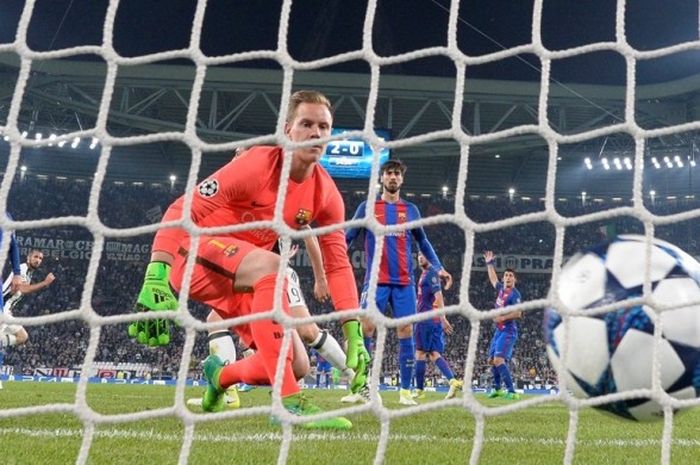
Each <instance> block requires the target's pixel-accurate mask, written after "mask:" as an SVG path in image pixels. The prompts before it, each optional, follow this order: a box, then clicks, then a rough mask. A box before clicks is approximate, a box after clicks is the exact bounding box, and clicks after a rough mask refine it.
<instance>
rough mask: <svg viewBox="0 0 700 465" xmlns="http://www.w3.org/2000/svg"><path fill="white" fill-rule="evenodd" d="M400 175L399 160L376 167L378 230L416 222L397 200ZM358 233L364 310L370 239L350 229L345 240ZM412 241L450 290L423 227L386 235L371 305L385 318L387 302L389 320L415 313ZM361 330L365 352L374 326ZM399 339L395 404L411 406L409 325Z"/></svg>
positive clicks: (365, 324)
mask: <svg viewBox="0 0 700 465" xmlns="http://www.w3.org/2000/svg"><path fill="white" fill-rule="evenodd" d="M405 173H406V165H405V164H404V163H403V162H401V161H400V160H389V161H387V162H386V163H384V164H383V165H382V167H381V178H380V182H381V184H382V188H383V189H382V195H381V197H379V198H378V199H377V200H375V202H374V217H375V218H376V220H377V222H378V223H379V224H381V225H402V224H405V223H409V222H411V221H416V220H419V219H420V217H421V216H420V212H419V211H418V207H416V206H415V205H414V204H413V203H411V202H408V201H406V200H404V199H402V198H401V197H400V191H401V185H402V184H403V179H404V174H405ZM366 210H367V202H366V201H365V202H362V203H361V204H360V205H359V206H358V208H357V211H356V212H355V215H354V217H353V219H360V218H364V217H365V215H366ZM361 232H364V247H365V253H366V255H367V273H366V274H365V282H364V286H363V288H362V296H361V300H360V305H361V306H362V307H363V308H366V307H367V291H368V288H369V280H370V270H371V268H372V262H373V260H374V245H375V236H374V234H373V233H372V231H370V230H366V229H364V228H351V229H349V230H348V231H347V232H346V235H345V238H346V241H347V244H348V247H349V246H350V244H351V243H352V241H353V240H354V239H355V238H356V237H357V236H358V235H360V233H361ZM414 241H415V242H416V243H417V244H418V248H419V249H420V251H421V252H422V253H423V254H424V255H425V257H426V258H427V259H428V261H429V262H430V263H431V264H432V265H433V267H435V270H436V271H437V274H438V276H439V277H440V279H443V280H445V289H449V288H450V286H451V285H452V276H451V275H450V274H449V273H448V272H447V271H445V269H444V268H443V267H442V264H441V263H440V259H439V258H438V256H437V254H436V253H435V250H434V249H433V246H432V245H431V244H430V241H428V236H427V235H426V234H425V231H424V230H423V228H422V227H415V228H411V229H408V230H401V231H392V232H389V233H387V234H386V235H385V236H384V244H383V248H382V254H381V258H380V262H379V279H378V285H377V294H376V299H375V301H376V305H377V308H378V309H379V311H381V312H383V313H386V306H387V304H388V303H390V304H391V308H392V316H393V317H394V318H401V317H406V316H411V315H415V313H416V290H415V281H414V277H413V259H412V256H411V253H412V250H413V242H414ZM362 328H363V330H364V334H365V345H366V346H367V347H368V348H369V346H370V343H371V335H372V334H374V329H375V328H374V325H373V324H372V322H371V321H368V320H367V319H364V320H363V321H362ZM398 337H399V369H400V378H401V390H400V391H399V393H400V396H399V402H400V403H401V404H403V405H416V402H415V401H414V400H413V399H412V398H411V391H410V388H411V380H412V378H413V365H414V362H415V360H414V356H415V345H414V342H413V325H411V324H407V325H401V326H399V327H398ZM368 350H369V349H368Z"/></svg>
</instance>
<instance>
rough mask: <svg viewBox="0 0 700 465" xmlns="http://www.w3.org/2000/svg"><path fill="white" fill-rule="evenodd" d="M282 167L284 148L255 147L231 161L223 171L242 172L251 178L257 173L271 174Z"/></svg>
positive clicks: (270, 146) (271, 146)
mask: <svg viewBox="0 0 700 465" xmlns="http://www.w3.org/2000/svg"><path fill="white" fill-rule="evenodd" d="M281 167H282V148H281V147H277V146H273V145H254V146H253V147H250V148H249V149H247V150H245V151H243V152H241V153H240V154H238V155H237V156H235V157H234V158H233V159H232V160H231V161H229V162H228V163H227V164H226V165H224V167H223V168H222V170H229V169H232V170H236V171H238V170H241V169H244V170H245V171H246V173H250V174H251V176H253V175H254V173H256V172H260V173H271V172H274V171H275V169H276V168H277V169H279V168H281Z"/></svg>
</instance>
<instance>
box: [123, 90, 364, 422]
mask: <svg viewBox="0 0 700 465" xmlns="http://www.w3.org/2000/svg"><path fill="white" fill-rule="evenodd" d="M331 125H332V117H331V105H330V102H329V101H328V99H326V97H325V96H323V95H322V94H320V93H318V92H315V91H299V92H296V93H295V94H293V95H292V96H291V97H290V102H289V107H288V111H287V120H286V122H285V128H284V131H285V134H286V136H287V138H288V139H289V140H290V141H291V142H296V143H300V142H307V143H308V142H311V143H313V142H314V141H316V140H318V139H320V138H322V137H329V136H330V133H331ZM324 152H325V144H323V143H316V144H314V145H306V146H303V147H299V148H296V149H294V150H293V151H289V152H287V151H286V150H285V149H283V148H282V147H266V146H256V147H252V148H250V149H249V150H247V151H245V152H243V154H241V155H240V156H238V157H236V158H234V159H233V160H232V161H230V162H229V163H228V164H226V165H225V166H224V167H223V168H221V169H220V170H218V171H217V172H215V173H214V174H212V175H211V176H210V177H209V178H208V179H206V180H204V181H203V182H201V183H200V184H199V185H198V186H197V190H196V192H195V193H194V195H193V197H192V207H191V220H192V222H194V223H195V224H196V225H197V226H199V227H217V226H229V225H236V224H244V223H250V222H255V221H266V220H267V221H269V220H272V219H273V218H274V210H275V202H276V200H277V195H278V188H279V183H280V175H281V170H282V162H283V159H284V157H285V156H288V157H291V170H290V173H289V181H288V185H287V190H286V195H285V202H284V207H283V211H282V219H283V221H284V222H285V223H286V224H287V226H289V227H291V228H293V229H300V228H302V227H306V226H307V225H310V224H316V225H317V226H321V227H322V226H331V225H337V224H340V223H342V222H343V221H344V219H345V206H344V204H343V199H342V197H341V195H340V192H339V191H338V189H337V187H336V186H335V183H334V182H333V180H332V179H331V177H330V176H329V175H328V173H327V172H326V171H325V170H324V169H323V168H322V167H321V166H320V164H319V163H318V161H319V160H320V158H321V156H322V155H323V153H324ZM183 203H184V198H183V197H181V198H179V199H178V200H176V201H175V202H174V203H173V204H172V205H171V206H170V207H169V208H168V210H167V212H166V213H165V216H164V218H163V221H172V220H179V219H181V218H182V211H183ZM277 238H278V235H277V233H276V232H275V231H274V230H271V229H266V228H258V229H251V230H245V231H239V232H234V233H228V234H219V235H206V234H203V235H201V236H199V242H198V246H197V248H196V249H195V250H190V236H189V234H188V233H187V231H185V230H184V229H180V228H167V229H161V230H159V231H158V233H157V234H156V237H155V239H154V243H153V253H152V256H151V263H150V264H149V265H148V269H147V271H146V279H145V282H144V286H143V288H142V290H141V293H140V294H139V297H138V301H137V308H138V309H139V310H156V311H159V310H176V309H177V301H176V299H175V297H174V296H173V294H172V292H171V291H170V286H169V285H171V286H172V287H173V288H174V289H175V290H176V291H178V292H179V291H180V289H181V285H182V281H183V274H184V268H185V263H186V259H187V256H188V254H189V253H196V260H195V261H196V263H195V266H194V271H193V274H192V276H191V281H190V288H189V295H190V297H191V298H192V299H194V300H197V301H199V302H202V303H204V304H207V305H209V306H211V307H213V308H216V309H230V310H231V311H232V312H235V311H236V310H235V306H232V305H231V303H233V302H236V301H237V300H238V298H239V296H240V294H241V293H251V294H252V296H251V312H252V313H259V312H266V311H269V310H271V309H272V308H274V306H275V305H274V304H275V302H274V289H275V281H276V278H277V270H278V269H279V263H280V259H281V258H280V256H279V255H277V254H275V253H273V252H271V251H270V249H271V248H272V246H273V245H274V243H275V241H276V240H277ZM319 243H320V246H321V251H322V253H323V257H324V270H325V273H326V277H327V279H328V287H329V289H330V294H331V298H332V300H333V304H334V307H335V309H336V310H350V309H356V308H358V307H359V303H358V296H357V290H356V286H355V278H354V275H353V271H352V268H351V265H350V262H349V260H348V257H347V246H346V245H345V238H344V234H343V231H342V230H339V229H338V230H335V231H332V232H330V233H327V234H325V235H323V236H320V237H319ZM171 267H172V268H171ZM278 304H279V305H278V306H281V307H282V308H283V311H285V312H286V313H289V308H288V303H287V301H286V299H281V302H279V303H278ZM250 330H251V334H252V339H253V341H254V342H255V345H256V348H257V352H256V353H255V355H253V356H252V357H249V358H246V359H243V360H240V361H237V362H235V363H231V364H228V365H224V363H223V362H222V361H221V359H219V358H218V357H216V356H210V357H207V359H206V360H205V361H204V376H205V377H206V378H207V381H208V382H209V387H208V388H207V391H206V393H205V396H204V399H203V401H202V407H203V408H204V409H205V410H208V411H218V410H220V409H222V408H223V403H224V390H225V389H226V388H227V387H228V386H230V385H232V384H235V383H238V382H245V383H249V380H254V381H258V380H261V379H267V380H269V381H270V382H274V380H275V373H276V365H277V360H278V358H279V356H280V352H281V345H282V335H283V331H284V327H282V326H281V325H279V324H278V323H276V322H275V321H274V320H272V319H263V320H256V321H254V322H251V324H250ZM343 332H344V334H345V337H346V339H347V343H348V349H347V363H346V364H347V366H348V368H351V369H353V370H354V371H355V377H354V378H353V380H352V383H351V389H352V390H354V391H359V390H360V389H362V388H363V387H364V385H365V384H366V380H367V373H368V368H369V362H370V359H369V354H368V352H367V350H366V349H365V348H364V345H363V338H362V330H361V328H360V325H359V322H358V321H357V320H356V319H346V320H345V321H344V322H343ZM129 334H130V336H132V337H136V338H137V339H138V341H139V342H142V343H149V344H152V345H164V344H167V343H168V342H169V322H168V321H167V320H165V319H156V320H149V321H145V320H144V321H142V322H138V323H135V324H132V325H131V326H130V327H129ZM282 356H283V357H284V369H283V371H282V380H281V384H282V389H281V395H282V401H283V405H284V406H285V408H287V410H289V411H290V412H292V413H294V414H298V415H308V414H314V413H318V412H319V411H320V409H319V408H318V407H316V406H315V405H313V404H312V403H311V402H309V400H308V399H305V398H304V396H303V395H302V394H301V393H300V389H299V386H298V384H297V382H296V379H295V377H294V373H293V370H292V364H291V362H292V351H291V350H289V351H287V353H285V354H284V355H282ZM249 384H255V383H249ZM304 425H305V426H306V427H308V428H334V429H348V428H351V427H352V424H351V423H350V421H348V420H347V419H345V418H341V417H338V418H329V419H324V420H318V421H314V422H307V423H304Z"/></svg>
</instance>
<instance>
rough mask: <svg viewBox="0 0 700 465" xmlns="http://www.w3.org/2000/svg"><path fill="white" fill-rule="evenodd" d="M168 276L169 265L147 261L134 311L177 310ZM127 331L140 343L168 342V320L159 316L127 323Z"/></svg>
mask: <svg viewBox="0 0 700 465" xmlns="http://www.w3.org/2000/svg"><path fill="white" fill-rule="evenodd" d="M169 277H170V265H168V264H167V263H163V262H151V263H149V264H148V267H147V268H146V278H145V279H144V281H143V286H142V287H141V292H139V296H138V298H137V299H136V304H135V305H134V311H137V312H148V311H154V312H160V311H163V310H177V308H178V304H177V298H175V296H174V295H173V292H172V291H171V290H170V285H169V284H168V278H169ZM128 332H129V337H131V338H136V341H137V342H139V343H140V344H145V345H149V346H154V347H155V346H165V345H168V344H169V343H170V320H168V319H161V318H159V319H156V320H143V321H135V322H133V323H131V324H130V325H129V329H128Z"/></svg>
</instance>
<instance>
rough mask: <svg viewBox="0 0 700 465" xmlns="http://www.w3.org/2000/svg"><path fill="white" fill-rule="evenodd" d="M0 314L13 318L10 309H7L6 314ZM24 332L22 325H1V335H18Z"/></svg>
mask: <svg viewBox="0 0 700 465" xmlns="http://www.w3.org/2000/svg"><path fill="white" fill-rule="evenodd" d="M0 314H4V315H6V316H12V312H10V309H9V308H8V309H6V310H5V311H4V312H0ZM21 330H22V326H21V325H8V324H6V323H2V324H0V334H11V335H13V336H14V335H16V334H17V333H18V332H20V331H21Z"/></svg>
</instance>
